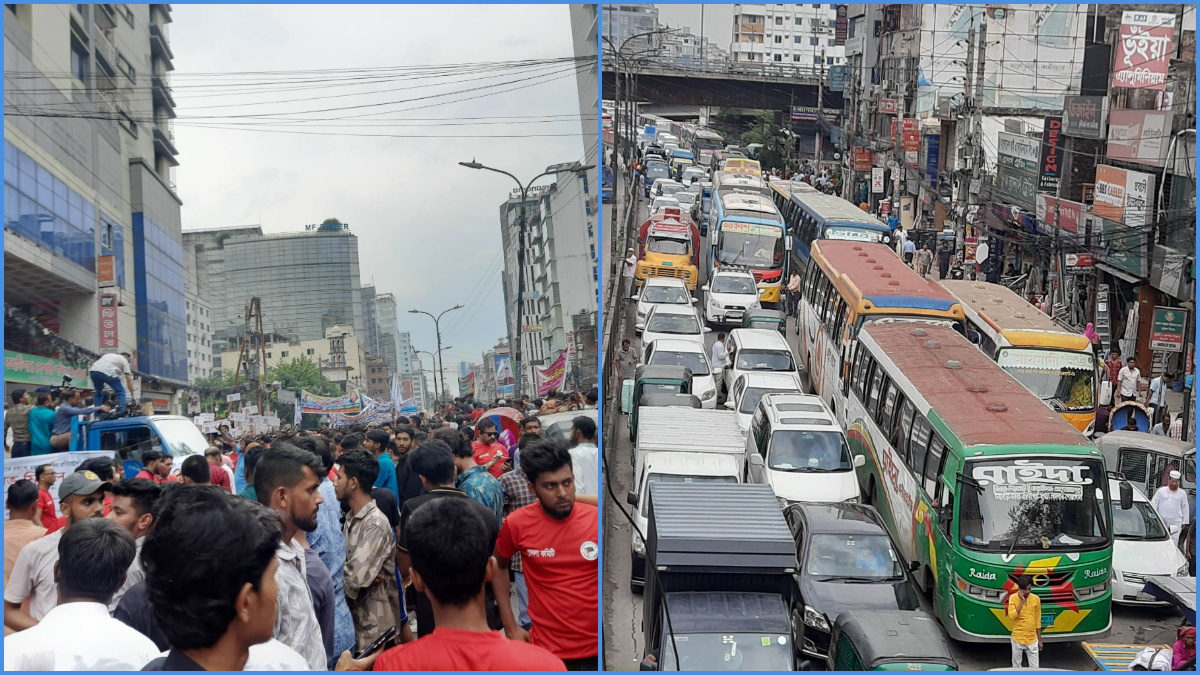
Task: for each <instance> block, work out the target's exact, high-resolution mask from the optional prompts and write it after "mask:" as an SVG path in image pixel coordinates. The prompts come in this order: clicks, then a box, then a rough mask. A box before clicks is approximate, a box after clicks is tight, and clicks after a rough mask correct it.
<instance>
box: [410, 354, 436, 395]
mask: <svg viewBox="0 0 1200 675" xmlns="http://www.w3.org/2000/svg"><path fill="white" fill-rule="evenodd" d="M413 352H414V353H416V354H417V367H418V368H419V369H420V374H421V377H422V379H424V377H425V364H423V363H421V354H428V355H429V364H430V365H431V366H432V367H433V368H435V369H436V368H437V356H435V355H434V353H433V352H427V351H425V350H423V349H414V350H413ZM441 397H442V395H441V394H440V393H438V381H437V378H436V377H434V378H433V400H435V401H437V400H439V399H440V398H441Z"/></svg>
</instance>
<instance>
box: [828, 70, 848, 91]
mask: <svg viewBox="0 0 1200 675" xmlns="http://www.w3.org/2000/svg"><path fill="white" fill-rule="evenodd" d="M845 89H846V66H830V67H829V91H845Z"/></svg>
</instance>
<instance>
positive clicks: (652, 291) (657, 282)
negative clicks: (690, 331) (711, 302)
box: [633, 277, 696, 333]
mask: <svg viewBox="0 0 1200 675" xmlns="http://www.w3.org/2000/svg"><path fill="white" fill-rule="evenodd" d="M633 299H634V300H635V301H636V302H637V320H636V321H635V322H634V327H635V328H636V329H637V332H639V333H641V332H642V331H643V330H644V329H645V328H646V316H647V315H648V314H650V308H651V307H653V306H654V305H691V304H692V303H694V302H696V299H695V298H693V297H692V296H691V294H690V293H689V292H688V288H687V284H685V283H683V280H682V279H672V278H670V277H664V278H661V279H659V278H655V277H650V278H647V279H646V280H645V281H643V282H642V289H641V290H640V291H638V292H637V293H635V294H634V296H633Z"/></svg>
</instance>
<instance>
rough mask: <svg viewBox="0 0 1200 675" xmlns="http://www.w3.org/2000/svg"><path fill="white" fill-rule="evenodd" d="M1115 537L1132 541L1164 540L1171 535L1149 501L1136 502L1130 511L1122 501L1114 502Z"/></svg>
mask: <svg viewBox="0 0 1200 675" xmlns="http://www.w3.org/2000/svg"><path fill="white" fill-rule="evenodd" d="M1112 505H1113V507H1112V508H1113V537H1115V538H1117V539H1125V540H1130V541H1143V540H1144V541H1163V540H1165V539H1167V538H1168V537H1169V536H1170V535H1169V534H1168V533H1167V528H1166V526H1165V525H1163V522H1162V520H1161V519H1160V518H1159V517H1158V514H1156V513H1155V512H1154V509H1153V508H1151V506H1150V503H1149V502H1134V503H1133V508H1132V509H1129V510H1128V511H1124V510H1122V509H1121V501H1120V500H1114V501H1113V503H1112Z"/></svg>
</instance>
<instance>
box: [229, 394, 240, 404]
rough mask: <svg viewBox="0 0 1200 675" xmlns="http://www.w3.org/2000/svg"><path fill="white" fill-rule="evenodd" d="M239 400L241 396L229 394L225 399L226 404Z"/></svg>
mask: <svg viewBox="0 0 1200 675" xmlns="http://www.w3.org/2000/svg"><path fill="white" fill-rule="evenodd" d="M240 400H242V395H241V394H230V395H228V396H226V397H225V402H226V403H233V402H234V401H240Z"/></svg>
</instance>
